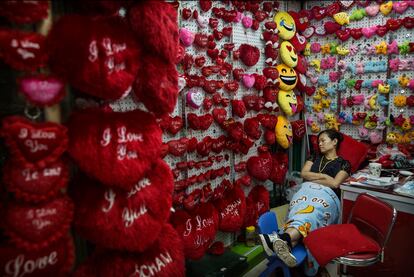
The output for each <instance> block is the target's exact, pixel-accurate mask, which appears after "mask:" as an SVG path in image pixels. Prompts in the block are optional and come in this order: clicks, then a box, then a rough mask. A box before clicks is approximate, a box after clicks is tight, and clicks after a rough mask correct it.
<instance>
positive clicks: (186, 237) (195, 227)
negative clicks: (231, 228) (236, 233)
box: [171, 203, 219, 260]
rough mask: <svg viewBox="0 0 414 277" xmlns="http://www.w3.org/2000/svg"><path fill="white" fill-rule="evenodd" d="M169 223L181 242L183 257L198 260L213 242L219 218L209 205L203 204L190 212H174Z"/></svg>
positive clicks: (213, 208)
mask: <svg viewBox="0 0 414 277" xmlns="http://www.w3.org/2000/svg"><path fill="white" fill-rule="evenodd" d="M171 223H172V224H173V226H174V228H175V229H176V230H177V232H178V234H179V236H180V237H181V238H182V240H183V245H184V253H185V257H186V258H187V259H192V260H198V259H200V258H201V257H203V255H204V253H205V251H206V250H207V249H208V247H209V246H210V244H211V243H212V242H213V241H214V238H215V236H216V233H217V230H218V225H219V216H218V212H217V210H216V208H215V207H214V206H213V205H212V204H211V203H205V204H201V205H199V206H197V208H196V209H194V210H193V211H191V212H187V211H184V210H178V211H176V212H175V213H173V214H172V216H171Z"/></svg>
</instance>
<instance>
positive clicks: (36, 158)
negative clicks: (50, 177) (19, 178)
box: [2, 116, 68, 167]
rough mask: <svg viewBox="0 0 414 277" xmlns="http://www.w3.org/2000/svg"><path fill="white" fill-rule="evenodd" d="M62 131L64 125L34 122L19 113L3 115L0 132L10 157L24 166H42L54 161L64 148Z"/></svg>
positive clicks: (65, 144)
mask: <svg viewBox="0 0 414 277" xmlns="http://www.w3.org/2000/svg"><path fill="white" fill-rule="evenodd" d="M66 132H67V129H66V127H64V126H63V125H60V124H56V123H51V122H46V123H35V122H31V121H29V120H27V119H25V118H23V117H19V116H9V117H6V118H5V119H3V129H2V135H3V136H4V138H5V140H6V144H7V145H8V146H9V148H10V152H11V159H12V160H13V161H14V162H16V163H18V164H19V165H21V166H24V167H36V166H38V167H44V166H46V165H48V164H50V163H53V162H55V161H56V160H57V159H58V158H59V157H60V156H61V155H62V153H63V152H65V151H66V148H67V143H68V138H67V134H66Z"/></svg>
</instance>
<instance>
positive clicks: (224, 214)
mask: <svg viewBox="0 0 414 277" xmlns="http://www.w3.org/2000/svg"><path fill="white" fill-rule="evenodd" d="M214 206H215V207H216V209H217V211H218V212H219V219H220V222H219V229H220V230H221V231H224V232H235V231H237V230H239V229H240V227H241V226H242V225H243V221H244V215H245V213H246V197H245V196H244V192H243V190H242V189H241V188H240V187H238V186H234V188H233V189H232V190H229V191H226V192H225V195H224V197H223V198H221V199H218V200H217V201H215V203H214Z"/></svg>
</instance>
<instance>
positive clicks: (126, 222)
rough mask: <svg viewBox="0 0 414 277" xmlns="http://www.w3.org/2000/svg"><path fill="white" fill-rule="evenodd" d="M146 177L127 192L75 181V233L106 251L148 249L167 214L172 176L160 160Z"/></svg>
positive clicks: (91, 181)
mask: <svg viewBox="0 0 414 277" xmlns="http://www.w3.org/2000/svg"><path fill="white" fill-rule="evenodd" d="M146 176H147V177H145V178H143V179H141V180H140V181H139V182H137V183H135V184H134V186H133V187H132V188H131V189H130V190H129V191H124V190H120V189H115V188H108V187H104V186H102V185H101V184H100V183H98V182H96V181H94V180H92V179H88V178H86V177H83V178H79V180H78V181H76V182H75V183H76V184H75V186H76V188H75V189H74V193H73V199H74V202H75V222H74V225H75V228H76V230H77V231H78V233H79V234H81V235H82V236H83V237H85V238H86V239H88V240H90V241H92V242H94V243H96V244H98V245H104V246H105V248H110V249H119V250H128V251H132V252H141V251H145V250H146V249H147V248H148V247H150V246H151V245H152V243H153V242H154V241H155V240H156V239H157V237H158V236H159V234H160V231H161V228H162V226H163V224H164V223H165V222H167V220H168V217H169V215H170V208H171V206H172V192H173V176H172V172H171V170H170V168H169V166H168V165H167V164H166V163H165V162H164V161H163V160H162V159H159V160H158V161H157V162H156V163H155V164H154V166H153V168H152V169H151V170H149V171H148V172H147V175H146ZM103 222H105V223H104V224H103ZM137 234H139V236H137ZM143 238H145V239H143Z"/></svg>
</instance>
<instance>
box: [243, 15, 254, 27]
mask: <svg viewBox="0 0 414 277" xmlns="http://www.w3.org/2000/svg"><path fill="white" fill-rule="evenodd" d="M242 24H243V26H244V28H250V27H252V24H253V19H252V18H251V17H249V16H245V17H243V19H242Z"/></svg>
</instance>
